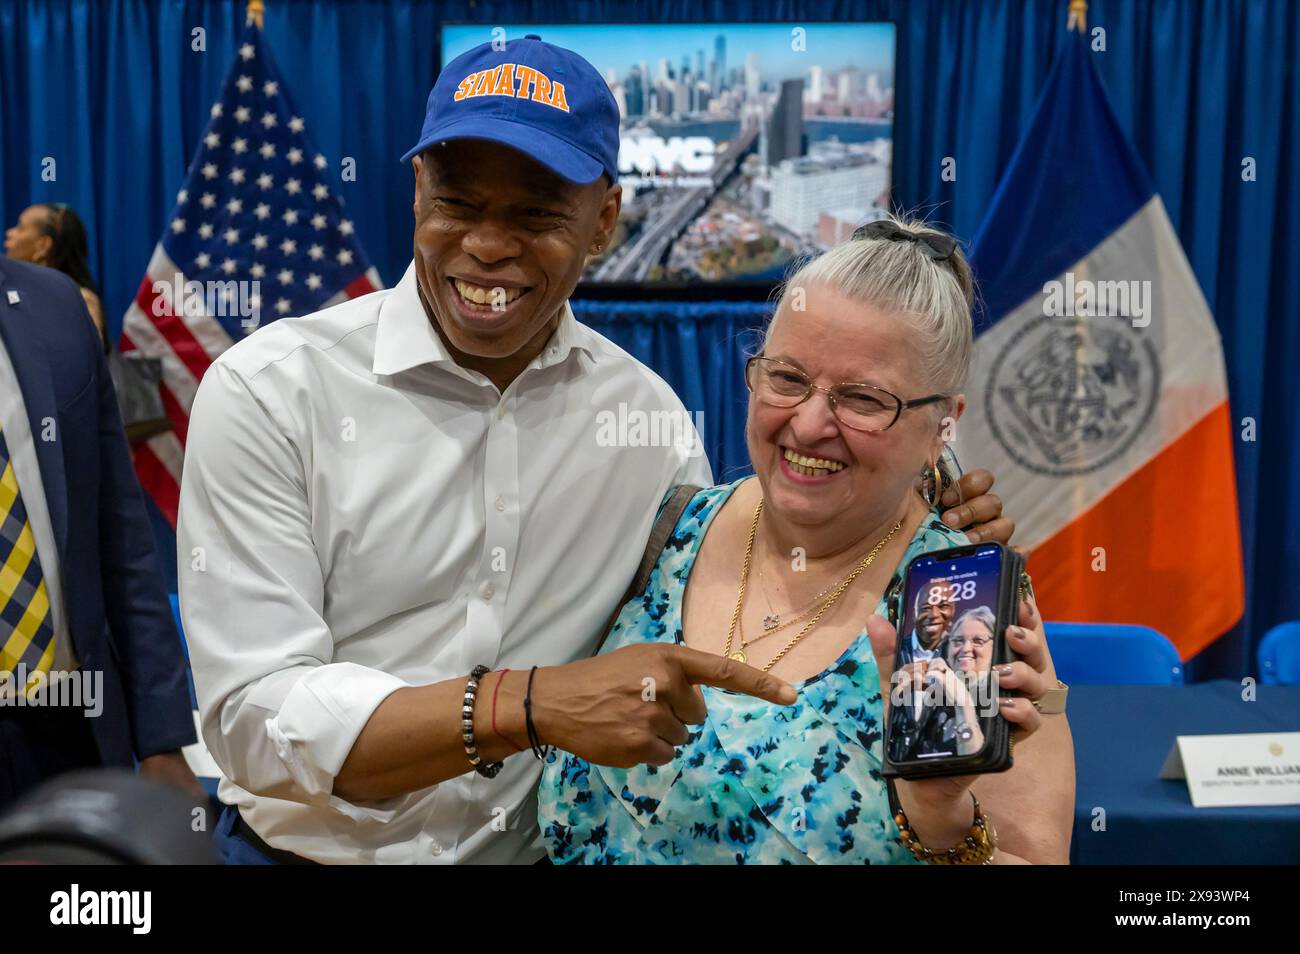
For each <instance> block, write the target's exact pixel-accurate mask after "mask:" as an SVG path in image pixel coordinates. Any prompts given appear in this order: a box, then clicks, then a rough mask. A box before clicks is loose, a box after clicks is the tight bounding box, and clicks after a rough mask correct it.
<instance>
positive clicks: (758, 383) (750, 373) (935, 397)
mask: <svg viewBox="0 0 1300 954" xmlns="http://www.w3.org/2000/svg"><path fill="white" fill-rule="evenodd" d="M745 384H746V385H747V386H748V387H749V390H750V391H752V392H753V393H754V396H755V397H757V398H758V399H759V400H760V401H762V402H763V403H764V404H770V405H772V406H773V407H795V406H796V405H799V404H802V403H803V402H804V401H806V400H808V398H809V396H810V395H811V394H812V393H813V392H814V391H821V392H822V393H824V394H825V395H826V400H827V401H828V402H829V403H830V406H831V411H832V412H833V413H834V414H835V417H836V419H837V420H838V421H839V422H840V423H841V424H843V425H844V426H845V427H851V428H853V429H854V430H856V431H884V430H888V429H889V428H891V427H893V426H894V423H895V422H896V421H897V420H898V418H899V415H901V414H902V413H903V412H904V411H906V410H907V409H908V408H913V407H921V406H922V405H925V404H934V403H935V402H936V401H943V400H946V399H947V397H948V395H946V394H931V395H928V396H926V397H922V398H916V399H914V400H911V401H904V400H903V399H902V398H900V397H899V396H898V395H897V394H892V393H890V392H889V391H886V390H885V389H884V388H878V387H875V386H874V385H870V384H852V383H845V384H837V385H835V386H834V387H829V388H823V387H819V386H818V385H816V384H813V383H812V381H811V380H810V379H809V377H808V375H806V374H804V373H803V372H802V371H800V370H799V369H798V368H796V367H795V366H794V365H791V364H786V363H785V362H784V361H780V360H778V359H776V358H766V357H764V356H762V355H757V356H755V357H753V358H750V359H749V361H747V362H746V363H745Z"/></svg>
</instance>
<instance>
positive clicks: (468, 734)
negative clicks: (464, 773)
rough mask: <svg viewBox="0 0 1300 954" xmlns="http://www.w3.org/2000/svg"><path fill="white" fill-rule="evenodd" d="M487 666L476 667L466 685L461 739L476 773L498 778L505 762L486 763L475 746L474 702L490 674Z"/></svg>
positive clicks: (462, 709) (462, 705)
mask: <svg viewBox="0 0 1300 954" xmlns="http://www.w3.org/2000/svg"><path fill="white" fill-rule="evenodd" d="M488 671H489V670H488V667H487V666H475V667H474V671H473V672H472V673H470V676H469V682H467V683H465V699H464V701H463V702H462V703H461V707H460V727H461V733H460V734H461V738H462V739H464V740H465V755H466V757H467V758H468V759H469V764H470V765H472V766H474V771H476V772H478V774H479V775H482V776H483V777H484V778H496V775H497V773H498V772H500V771H501V766H502V765H503V764H505V763H503V762H484V761H483V759H482V758H481V757H480V756H479V754H478V747H477V746H476V745H475V744H474V701H475V699H476V698H477V697H478V681H479V680H480V679H482V678H483V676H484V675H485V674H486V673H487V672H488Z"/></svg>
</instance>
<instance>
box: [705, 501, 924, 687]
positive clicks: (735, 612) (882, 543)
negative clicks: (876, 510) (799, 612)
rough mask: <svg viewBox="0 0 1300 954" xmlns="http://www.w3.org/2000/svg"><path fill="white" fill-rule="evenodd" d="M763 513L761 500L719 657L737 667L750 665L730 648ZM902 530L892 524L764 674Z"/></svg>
mask: <svg viewBox="0 0 1300 954" xmlns="http://www.w3.org/2000/svg"><path fill="white" fill-rule="evenodd" d="M762 513H763V501H762V499H761V498H760V499H759V501H758V506H757V507H755V508H754V519H753V520H751V521H750V524H749V540H748V541H747V542H746V544H745V565H744V567H743V568H742V569H741V571H740V592H739V593H737V594H736V608H735V609H734V610H732V613H731V627H730V628H729V629H728V630H727V646H726V648H725V649H723V651H722V654H723V655H724V656H726V657H727V658H729V659H734V660H736V662H740V663H747V662H749V659H748V658H747V657H746V656H745V651H744V649H743V647H742V648H738V649H736V650H734V651H733V650H732V648H731V647H732V645H733V644H734V643H735V640H736V627H737V626H739V625H740V611H741V608H742V607H743V606H744V605H745V588H746V586H747V585H748V584H749V568H750V564H751V563H752V562H753V559H754V537H755V536H756V535H757V533H758V518H759V517H760V516H761V515H762ZM902 526H903V521H902V520H899V521H898V523H896V524H894V528H893V529H892V530H890V531H889V533H887V534H885V538H884V539H883V540H881V541H880V542H879V543H877V544H876V545H875V546H874V547H872V549H871V552H870V553H868V554H867V555H866V556H865V557H863V558H862V560H861V561H860V562H859V563H858V565H857V566H856V567H854V569H853V572H852V573H850V574H849V575H848V576H846V577H845V578H844V579H843V580H841V581H840V584H839V585H838V586H836V587H835V589H834V590H832V591H831V594H830V596H828V597H827V598H826V602H825V603H823V604H822V607H821V609H819V610H818V611H817V615H816V616H814V617H813V618H812V619H810V620H808V622H807V623H805V624H804V627H803V629H801V630H799V632H798V633H796V634H795V635H794V636H793V637H792V638H791V639H790V641H789V642H788V643H786V644H785V646H784V648H782V650H781V651H780V652H779V653H777V654H776V655H775V656H774V657H773V658H772V660H771V661H770V662H769V663H768V664H767V665H766V666H764V667H763V672H768V671H770V670H771V668H772V667H773V666H775V665H776V664H777V663H779V662H780V661H781V660H782V659H784V658H785V654H786V653H788V652H789V651H790V650H792V649H794V647H795V646H797V645H798V644H799V641H800V640H801V639H803V638H804V637H805V636H807V635H808V634H809V633H810V632H812V629H813V627H814V626H816V625H817V622H818V620H820V619H821V618H822V616H824V615H825V613H826V611H827V610H829V609H830V608H831V607H832V606H834V605H835V603H836V602H837V601H838V600H839V598H840V597H841V596H843V595H844V591H845V590H847V589H848V588H849V587H850V586H852V585H853V581H854V580H856V579H857V578H858V577H859V576H861V575H862V572H863V571H864V570H866V568H867V567H869V566H871V564H872V563H873V562H875V559H876V556H877V554H879V553H880V551H881V550H883V549H884V548H885V545H886V544H887V543H889V541H890V540H892V539H893V537H894V534H896V533H897V532H898V531H899V530H900V529H902ZM759 638H761V637H759ZM751 642H752V640H751Z"/></svg>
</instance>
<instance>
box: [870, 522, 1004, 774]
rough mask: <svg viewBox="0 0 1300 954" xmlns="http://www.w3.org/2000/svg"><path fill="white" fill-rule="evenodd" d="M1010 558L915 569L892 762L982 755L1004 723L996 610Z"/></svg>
mask: <svg viewBox="0 0 1300 954" xmlns="http://www.w3.org/2000/svg"><path fill="white" fill-rule="evenodd" d="M1002 559H1003V551H1002V549H1001V548H1000V547H998V546H996V545H986V546H980V547H973V548H971V550H970V551H969V552H968V553H967V554H966V555H963V556H958V557H956V558H944V559H939V558H936V557H934V556H930V557H921V558H919V559H918V560H917V561H915V562H913V563H912V565H911V567H910V569H909V572H908V579H907V587H906V588H905V590H904V592H903V595H902V606H901V612H900V614H899V625H898V652H897V656H896V659H895V665H894V678H893V682H892V685H891V687H890V712H889V734H888V735H889V737H888V745H889V758H890V760H892V761H893V762H896V763H897V762H917V761H927V760H931V759H941V758H954V757H961V756H972V755H976V754H978V753H979V752H980V751H981V750H982V749H983V748H984V744H985V740H986V738H987V737H988V732H989V725H990V722H991V720H992V719H993V718H996V717H997V713H998V706H997V682H996V677H994V676H993V674H992V668H993V662H994V656H995V652H996V649H997V645H998V644H997V637H996V629H997V606H998V593H999V576H1000V573H1001V569H1002Z"/></svg>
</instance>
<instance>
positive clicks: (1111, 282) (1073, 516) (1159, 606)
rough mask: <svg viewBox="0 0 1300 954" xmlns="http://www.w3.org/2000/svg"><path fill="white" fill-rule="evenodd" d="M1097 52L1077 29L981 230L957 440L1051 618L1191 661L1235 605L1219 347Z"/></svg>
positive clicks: (1235, 555) (1237, 573)
mask: <svg viewBox="0 0 1300 954" xmlns="http://www.w3.org/2000/svg"><path fill="white" fill-rule="evenodd" d="M1091 55H1092V54H1091V52H1090V51H1089V49H1088V47H1087V44H1086V41H1085V39H1084V37H1083V36H1082V35H1080V34H1072V35H1071V37H1070V41H1069V42H1068V43H1067V44H1066V48H1065V50H1064V51H1063V52H1062V54H1061V56H1060V57H1059V58H1058V60H1057V62H1056V63H1055V65H1054V66H1053V68H1052V71H1051V73H1050V75H1049V77H1048V80H1047V87H1046V89H1045V90H1044V92H1043V95H1042V97H1041V99H1040V100H1039V103H1038V105H1037V107H1036V108H1035V111H1034V115H1033V118H1032V120H1031V122H1030V124H1029V128H1028V130H1027V131H1026V133H1025V135H1024V137H1023V139H1022V140H1021V142H1020V144H1019V145H1018V146H1017V148H1016V151H1015V153H1014V155H1013V156H1012V159H1011V163H1010V165H1009V167H1008V169H1007V171H1006V173H1005V174H1004V176H1003V178H1002V181H1001V183H1000V184H999V186H998V189H997V192H996V193H995V195H994V198H993V202H992V206H991V208H990V210H989V212H988V215H987V216H986V218H985V220H984V222H983V224H982V225H981V227H980V230H979V233H978V234H977V235H976V237H975V241H974V243H973V244H974V248H973V251H972V266H973V268H974V271H975V276H976V279H977V281H978V283H979V287H980V290H981V294H982V296H983V310H982V311H983V313H982V315H981V316H980V317H979V318H978V319H977V324H976V331H977V335H978V337H977V338H976V347H975V358H974V361H973V364H972V368H971V377H970V381H969V383H968V385H967V389H966V393H967V397H968V399H969V402H970V403H969V406H968V410H967V413H966V415H965V417H963V418H962V421H961V423H960V424H959V425H958V427H957V434H956V441H955V444H954V447H955V449H956V451H957V453H958V456H959V458H960V459H961V462H962V464H963V465H965V466H966V467H971V466H983V467H989V468H990V469H992V470H994V471H995V472H996V474H997V476H998V484H999V490H1000V491H1001V493H1002V496H1003V497H1004V498H1005V499H1006V500H1008V501H1009V502H1010V505H1011V506H1010V509H1011V511H1012V512H1013V513H1014V515H1015V517H1016V519H1017V521H1018V529H1017V533H1016V536H1017V540H1018V542H1020V543H1021V544H1023V545H1025V546H1028V547H1030V548H1031V550H1032V557H1031V560H1030V563H1029V570H1030V572H1031V574H1032V576H1033V579H1034V587H1035V590H1036V592H1037V595H1038V597H1039V599H1040V601H1041V602H1042V604H1043V609H1044V614H1045V615H1046V616H1047V617H1048V618H1050V619H1058V620H1079V621H1088V622H1124V623H1141V624H1144V625H1148V626H1152V627H1154V628H1155V629H1158V630H1159V631H1160V632H1162V633H1164V634H1165V635H1166V636H1168V637H1169V638H1170V639H1171V640H1172V641H1173V642H1174V644H1175V645H1176V646H1177V647H1178V649H1179V652H1180V653H1181V655H1182V656H1183V658H1184V659H1187V658H1189V657H1190V656H1192V655H1193V654H1195V653H1196V652H1198V651H1199V650H1201V649H1202V648H1204V647H1205V646H1206V645H1207V644H1209V643H1210V642H1213V641H1214V640H1215V639H1217V638H1218V637H1219V636H1220V635H1221V634H1223V633H1224V632H1225V631H1227V630H1228V629H1230V628H1231V627H1232V626H1233V625H1234V624H1235V623H1236V621H1237V620H1238V619H1239V618H1240V616H1241V613H1242V609H1243V599H1244V597H1243V592H1244V587H1243V578H1242V557H1241V542H1240V530H1239V526H1238V517H1237V493H1236V481H1235V476H1234V472H1233V458H1232V427H1231V421H1230V419H1229V411H1228V390H1227V382H1226V376H1225V372H1224V362H1223V350H1222V345H1221V342H1220V339H1219V333H1218V330H1217V329H1216V327H1215V324H1214V320H1213V318H1212V317H1211V315H1210V311H1209V307H1208V305H1207V304H1206V301H1205V298H1204V296H1203V295H1202V294H1201V290H1200V287H1199V286H1198V285H1197V282H1196V278H1195V276H1194V275H1193V274H1192V270H1191V267H1190V265H1189V264H1188V261H1187V258H1186V256H1185V255H1184V253H1183V249H1182V246H1181V245H1180V244H1179V241H1178V236H1177V235H1176V234H1175V232H1174V229H1173V227H1172V225H1171V224H1170V221H1169V218H1168V215H1167V214H1166V212H1165V207H1164V204H1163V203H1162V202H1161V200H1160V196H1159V195H1157V194H1156V192H1155V188H1154V186H1153V184H1152V182H1151V179H1150V177H1149V176H1148V174H1147V172H1146V170H1145V169H1144V168H1143V166H1142V164H1141V162H1140V161H1139V159H1138V157H1137V155H1136V153H1135V151H1134V149H1133V147H1132V145H1131V144H1130V143H1129V141H1128V139H1127V137H1126V136H1125V134H1124V132H1123V130H1122V129H1121V128H1120V126H1119V123H1118V122H1117V121H1116V118H1115V115H1114V113H1113V111H1112V110H1111V107H1110V104H1109V102H1108V101H1107V98H1106V94H1105V90H1104V89H1103V87H1102V85H1101V81H1100V78H1099V77H1098V75H1097V72H1096V68H1095V67H1094V66H1093V63H1092V61H1091Z"/></svg>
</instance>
